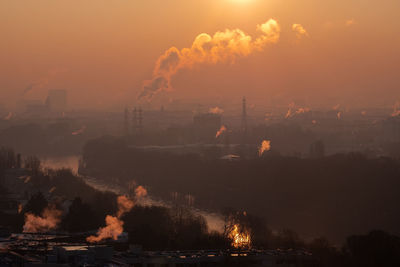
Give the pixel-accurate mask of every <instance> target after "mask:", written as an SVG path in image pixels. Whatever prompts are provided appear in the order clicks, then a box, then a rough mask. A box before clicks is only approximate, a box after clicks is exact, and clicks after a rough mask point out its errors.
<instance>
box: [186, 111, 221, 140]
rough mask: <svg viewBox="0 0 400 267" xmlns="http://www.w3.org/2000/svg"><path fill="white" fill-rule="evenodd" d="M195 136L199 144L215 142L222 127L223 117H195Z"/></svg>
mask: <svg viewBox="0 0 400 267" xmlns="http://www.w3.org/2000/svg"><path fill="white" fill-rule="evenodd" d="M193 126H194V136H195V139H196V141H197V142H199V141H200V142H214V141H215V135H216V133H217V131H218V130H219V129H220V127H221V115H219V114H214V113H201V114H197V115H195V116H194V117H193Z"/></svg>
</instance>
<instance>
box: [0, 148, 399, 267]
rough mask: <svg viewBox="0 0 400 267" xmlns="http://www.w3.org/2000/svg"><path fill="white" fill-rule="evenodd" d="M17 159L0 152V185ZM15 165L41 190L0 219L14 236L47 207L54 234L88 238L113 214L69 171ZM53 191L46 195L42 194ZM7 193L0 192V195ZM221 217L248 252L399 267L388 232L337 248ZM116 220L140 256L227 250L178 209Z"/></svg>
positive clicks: (251, 219)
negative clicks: (28, 216)
mask: <svg viewBox="0 0 400 267" xmlns="http://www.w3.org/2000/svg"><path fill="white" fill-rule="evenodd" d="M19 158H20V157H19V156H18V155H15V153H14V152H13V151H12V150H4V149H3V150H2V151H1V153H0V178H1V179H3V178H4V175H5V173H7V170H9V169H15V168H17V167H18V166H17V165H18V164H20V163H19V162H18V161H19V160H20V159H19ZM266 160H267V159H266ZM21 164H22V165H24V167H26V168H27V170H28V171H29V175H30V176H31V180H30V181H29V183H32V186H33V188H38V189H39V188H40V189H41V190H38V192H37V193H34V194H32V196H31V197H30V198H29V201H28V202H27V203H26V205H25V206H24V207H23V209H22V211H21V212H20V213H19V214H15V215H9V214H0V217H1V218H2V220H1V223H0V224H1V226H2V227H5V228H8V229H9V230H11V231H14V232H20V231H21V230H22V226H23V223H24V214H25V213H27V212H30V213H33V214H36V215H40V214H42V212H43V210H44V209H45V208H46V207H48V206H49V203H51V204H52V205H55V206H57V207H58V208H59V209H62V210H63V215H62V218H61V222H60V224H59V225H58V228H57V229H56V230H57V231H68V232H70V233H82V232H85V231H88V234H89V233H90V232H92V233H93V232H95V231H96V230H97V229H98V228H99V227H102V226H104V218H105V216H106V215H107V214H115V213H116V212H117V201H116V198H117V196H116V195H115V194H113V193H109V192H106V193H104V192H98V191H96V190H94V189H93V188H91V187H89V186H87V185H86V184H85V183H84V181H83V180H82V179H81V178H80V177H77V176H74V175H73V174H72V173H71V171H69V170H65V169H64V170H43V169H42V168H41V167H40V161H38V160H37V159H36V158H34V157H29V158H27V159H26V160H24V163H21ZM188 179H189V178H188ZM54 187H55V189H54V190H52V191H51V194H50V195H49V194H48V193H47V191H46V192H45V191H44V190H43V189H44V188H50V189H51V188H54ZM7 193H8V192H7V190H6V189H5V188H1V194H7ZM68 200H69V201H68ZM66 203H68V204H67V205H66ZM223 213H224V215H225V218H226V220H225V222H226V225H227V227H228V226H229V224H230V223H232V221H233V222H235V223H238V224H240V225H241V226H242V227H243V228H245V229H248V230H249V232H250V235H251V239H252V246H253V247H254V248H259V249H277V248H279V249H306V250H309V251H311V252H312V253H313V255H314V257H315V258H316V259H317V261H318V262H319V263H320V265H319V266H400V238H399V237H398V236H396V235H393V234H389V233H388V232H384V231H377V230H375V231H371V232H369V233H368V234H365V233H367V232H368V231H365V232H364V233H363V234H360V235H354V234H353V235H349V236H348V237H347V238H346V239H345V241H344V242H343V245H340V246H337V245H333V244H332V243H331V242H330V241H328V239H326V238H315V239H310V240H304V239H302V238H301V237H300V236H299V235H298V234H297V233H296V232H295V231H292V230H287V229H285V228H284V227H279V228H275V227H274V229H282V230H278V231H272V230H271V228H270V225H269V224H268V222H267V220H265V219H264V218H263V217H262V216H258V215H253V213H251V212H248V213H244V212H239V211H237V209H225V210H224V211H223ZM121 219H122V220H123V221H124V230H125V231H126V232H128V233H129V243H131V244H140V245H142V246H143V248H144V249H146V250H176V249H180V250H183V249H185V250H187V249H227V248H230V246H231V240H229V239H228V238H227V233H217V232H210V231H209V229H208V227H207V223H206V221H205V219H204V218H203V217H201V216H199V215H196V214H194V213H192V212H191V211H190V210H189V209H187V208H184V207H182V206H179V205H176V206H174V207H158V206H146V207H144V206H135V207H134V208H133V209H132V210H131V211H130V212H127V213H126V214H124V215H123V217H122V218H121ZM371 219H372V215H371Z"/></svg>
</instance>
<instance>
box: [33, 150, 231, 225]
mask: <svg viewBox="0 0 400 267" xmlns="http://www.w3.org/2000/svg"><path fill="white" fill-rule="evenodd" d="M80 158H81V157H80V156H79V155H72V156H65V157H47V158H40V161H41V164H42V167H44V168H52V169H60V168H67V169H71V170H72V172H73V173H74V174H76V175H78V168H79V160H80ZM81 177H82V178H83V179H84V181H85V182H86V183H87V184H88V185H90V186H91V187H93V188H95V189H96V190H99V191H103V192H104V191H111V192H113V193H115V194H118V195H123V194H128V193H129V192H128V191H127V190H128V189H127V187H123V186H120V185H118V184H111V183H109V182H106V181H104V180H101V179H96V178H94V177H86V176H81ZM139 204H140V205H149V206H153V205H154V206H164V207H169V206H170V205H169V204H168V203H165V202H164V201H161V200H156V199H155V198H152V197H151V195H149V196H147V197H146V198H143V199H141V200H140V202H139ZM192 212H194V213H195V214H197V215H201V216H203V217H204V218H205V219H206V221H207V224H208V227H209V230H211V231H217V232H219V233H222V232H223V231H224V227H225V223H224V220H223V218H222V216H221V215H220V214H217V213H211V212H207V211H204V210H200V209H196V208H192Z"/></svg>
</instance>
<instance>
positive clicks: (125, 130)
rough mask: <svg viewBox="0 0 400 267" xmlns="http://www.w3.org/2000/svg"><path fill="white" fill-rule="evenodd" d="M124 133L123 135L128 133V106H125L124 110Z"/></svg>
mask: <svg viewBox="0 0 400 267" xmlns="http://www.w3.org/2000/svg"><path fill="white" fill-rule="evenodd" d="M124 135H125V136H128V135H129V110H128V108H125V112H124Z"/></svg>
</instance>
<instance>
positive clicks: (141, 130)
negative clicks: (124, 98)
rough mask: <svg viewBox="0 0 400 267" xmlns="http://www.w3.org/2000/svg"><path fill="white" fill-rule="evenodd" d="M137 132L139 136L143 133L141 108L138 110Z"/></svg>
mask: <svg viewBox="0 0 400 267" xmlns="http://www.w3.org/2000/svg"><path fill="white" fill-rule="evenodd" d="M138 130H139V134H142V133H143V113H142V108H139V111H138Z"/></svg>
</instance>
